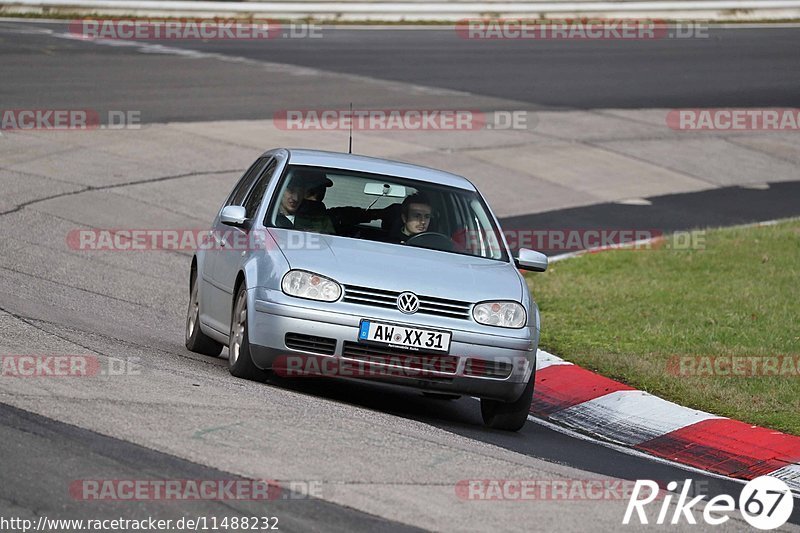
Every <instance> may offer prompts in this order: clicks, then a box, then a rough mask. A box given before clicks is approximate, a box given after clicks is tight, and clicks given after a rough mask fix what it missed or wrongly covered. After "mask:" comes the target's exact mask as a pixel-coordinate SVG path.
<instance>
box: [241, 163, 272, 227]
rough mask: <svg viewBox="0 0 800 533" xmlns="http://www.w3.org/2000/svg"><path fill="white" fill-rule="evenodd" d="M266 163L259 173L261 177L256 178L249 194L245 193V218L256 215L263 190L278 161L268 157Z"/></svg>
mask: <svg viewBox="0 0 800 533" xmlns="http://www.w3.org/2000/svg"><path fill="white" fill-rule="evenodd" d="M268 163H269V164H268V165H267V169H266V170H265V171H264V172H263V173H262V174H261V177H259V178H258V181H256V184H255V185H254V186H253V188H252V189H251V190H250V194H248V195H247V199H246V200H245V201H244V210H245V216H246V217H247V218H253V217H255V216H256V211H258V206H259V205H261V200H262V199H263V198H264V191H266V190H267V185H269V180H270V179H271V178H272V175H273V174H274V173H275V169H276V168H277V167H278V162H277V161H276V160H275V159H270V160H269V161H268Z"/></svg>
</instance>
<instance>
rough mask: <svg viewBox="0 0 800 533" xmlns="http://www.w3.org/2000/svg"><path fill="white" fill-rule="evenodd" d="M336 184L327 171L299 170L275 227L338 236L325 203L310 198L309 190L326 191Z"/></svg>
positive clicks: (284, 195)
mask: <svg viewBox="0 0 800 533" xmlns="http://www.w3.org/2000/svg"><path fill="white" fill-rule="evenodd" d="M331 185H333V182H332V181H331V180H330V179H328V177H327V176H325V173H324V172H321V171H317V170H306V169H300V170H297V171H295V173H294V175H293V176H292V177H291V181H290V182H289V185H288V186H287V187H286V190H285V191H284V192H283V197H282V198H281V205H280V209H279V213H278V217H277V219H276V221H275V225H277V226H278V227H281V228H295V229H299V230H305V231H314V232H317V233H326V234H334V233H336V231H335V228H334V227H333V223H332V222H331V219H330V217H329V216H328V214H327V213H326V209H325V204H324V203H322V201H318V200H313V199H307V196H308V192H309V191H318V190H319V189H320V188H321V189H322V191H323V192H322V198H324V197H325V194H324V191H325V189H326V188H327V187H330V186H331Z"/></svg>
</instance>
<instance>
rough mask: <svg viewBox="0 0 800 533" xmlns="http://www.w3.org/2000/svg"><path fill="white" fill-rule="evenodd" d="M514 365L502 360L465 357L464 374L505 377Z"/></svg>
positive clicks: (481, 376) (509, 373) (482, 376)
mask: <svg viewBox="0 0 800 533" xmlns="http://www.w3.org/2000/svg"><path fill="white" fill-rule="evenodd" d="M512 370H514V365H512V364H511V363H505V362H503V361H485V360H483V359H467V363H466V364H465V365H464V374H465V375H468V376H475V377H480V378H495V379H505V378H507V377H508V376H510V375H511V371H512Z"/></svg>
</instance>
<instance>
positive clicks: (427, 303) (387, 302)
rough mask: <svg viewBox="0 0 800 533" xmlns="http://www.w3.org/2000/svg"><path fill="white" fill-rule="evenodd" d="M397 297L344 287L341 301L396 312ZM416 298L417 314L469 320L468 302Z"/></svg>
mask: <svg viewBox="0 0 800 533" xmlns="http://www.w3.org/2000/svg"><path fill="white" fill-rule="evenodd" d="M399 295H400V293H399V292H396V291H387V290H384V289H370V288H368V287H358V286H355V285H345V286H344V298H343V301H345V302H350V303H354V304H361V305H369V306H372V307H383V308H385V309H396V310H397V297H398V296H399ZM417 296H418V297H419V311H417V313H420V314H425V315H436V316H445V317H448V318H459V319H462V320H469V318H470V309H471V308H472V304H471V303H469V302H461V301H458V300H447V299H445V298H435V297H433V296H421V295H417ZM398 312H399V310H398Z"/></svg>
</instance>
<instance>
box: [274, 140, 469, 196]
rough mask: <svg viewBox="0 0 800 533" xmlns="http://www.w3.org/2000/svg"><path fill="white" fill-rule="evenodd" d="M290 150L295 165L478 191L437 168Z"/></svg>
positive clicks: (288, 149) (332, 153)
mask: <svg viewBox="0 0 800 533" xmlns="http://www.w3.org/2000/svg"><path fill="white" fill-rule="evenodd" d="M287 151H288V152H289V164H292V165H307V166H312V167H329V168H341V169H345V170H354V171H360V172H369V173H373V174H385V175H388V176H396V177H399V178H407V179H411V180H416V181H423V182H426V183H435V184H437V185H446V186H449V187H457V188H459V189H466V190H469V191H475V190H476V189H475V186H474V185H473V184H472V183H471V182H470V181H469V180H468V179H467V178H465V177H463V176H459V175H458V174H451V173H449V172H444V171H442V170H436V169H434V168H428V167H423V166H419V165H411V164H409V163H402V162H400V161H392V160H389V159H380V158H377V157H368V156H363V155H355V154H345V153H340V152H327V151H324V150H307V149H296V148H287Z"/></svg>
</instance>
